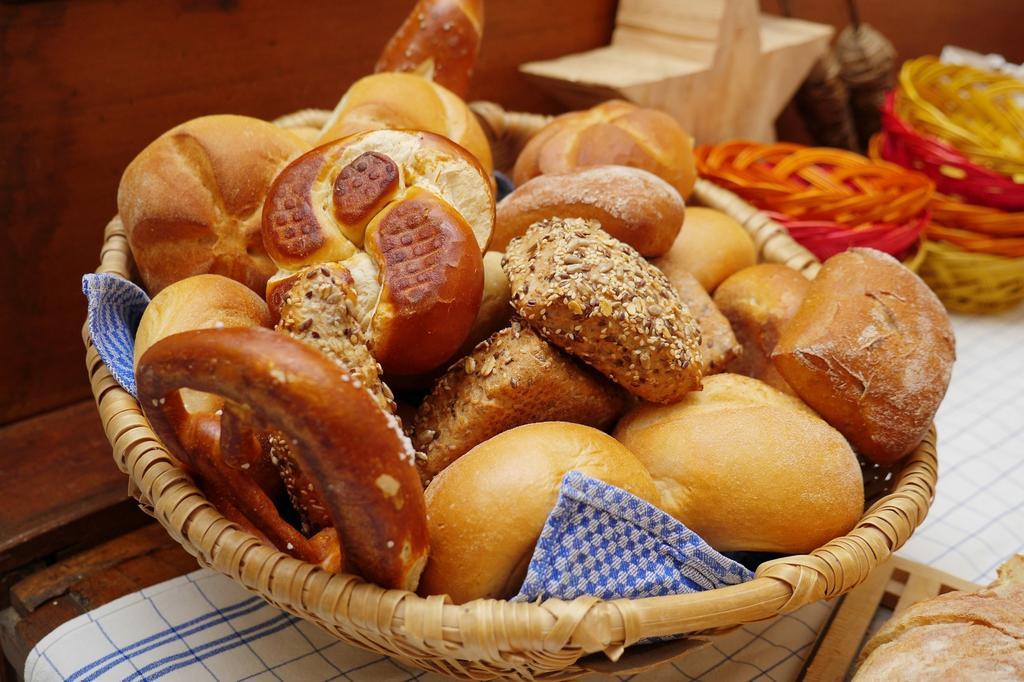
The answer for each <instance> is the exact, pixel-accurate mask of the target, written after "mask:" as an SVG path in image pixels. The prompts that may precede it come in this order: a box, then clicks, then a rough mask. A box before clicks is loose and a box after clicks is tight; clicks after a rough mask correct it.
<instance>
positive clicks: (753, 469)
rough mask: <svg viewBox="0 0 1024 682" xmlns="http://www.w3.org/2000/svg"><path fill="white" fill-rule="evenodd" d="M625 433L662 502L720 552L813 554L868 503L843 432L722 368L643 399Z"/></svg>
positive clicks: (622, 425)
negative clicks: (654, 399)
mask: <svg viewBox="0 0 1024 682" xmlns="http://www.w3.org/2000/svg"><path fill="white" fill-rule="evenodd" d="M615 437H616V438H617V439H619V441H620V442H622V444H623V445H625V446H626V447H627V448H629V450H630V451H631V452H633V454H635V455H636V456H637V458H638V459H639V460H640V461H641V462H642V463H643V465H644V466H645V467H647V470H648V471H650V472H651V476H653V477H654V482H655V484H656V485H657V486H658V492H659V493H660V494H661V508H662V509H664V510H665V511H666V512H668V513H669V514H671V515H672V516H674V517H675V518H677V519H679V520H680V521H682V522H683V523H684V524H686V526H687V527H689V528H690V529H691V530H693V531H694V532H695V533H697V534H699V535H700V536H701V537H702V538H704V539H705V540H706V541H707V542H708V543H709V544H710V545H711V546H712V547H714V548H715V549H717V550H719V551H723V552H730V551H754V552H783V553H787V554H792V553H799V552H809V551H811V550H813V549H816V548H818V547H820V546H821V545H823V544H825V543H826V542H828V541H829V540H832V539H833V538H836V537H838V536H840V535H844V534H845V533H847V532H848V531H849V530H850V529H851V528H852V527H853V526H854V524H855V523H856V522H857V521H858V519H860V516H861V513H862V512H863V510H864V485H863V479H862V476H861V470H860V465H859V464H858V462H857V457H856V456H855V455H854V453H853V450H852V449H851V448H850V445H849V444H848V443H847V442H846V440H845V439H844V438H843V436H842V435H841V434H840V433H839V432H838V431H836V430H835V429H833V428H832V427H831V426H829V425H828V424H827V423H825V421H824V420H822V419H821V418H820V417H818V416H817V415H815V414H814V413H813V412H812V411H811V410H810V409H809V408H808V407H807V406H806V405H804V404H802V403H801V402H800V401H799V400H797V399H796V398H794V397H792V396H788V395H786V394H784V393H781V392H779V391H776V390H775V389H773V388H771V387H770V386H768V385H766V384H764V383H762V382H759V381H757V380H756V379H751V378H749V377H744V376H740V375H738V374H715V375H714V376H710V377H707V378H706V379H705V380H704V389H703V390H701V391H699V392H694V393H690V394H689V395H687V396H686V398H684V399H683V400H682V401H680V402H678V403H676V404H674V405H667V406H661V405H639V406H638V407H636V408H634V409H633V411H631V412H630V413H628V414H627V415H626V416H625V417H623V418H622V420H621V421H620V422H619V425H618V427H617V428H616V429H615Z"/></svg>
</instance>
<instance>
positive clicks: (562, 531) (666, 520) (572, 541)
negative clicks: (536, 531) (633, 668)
mask: <svg viewBox="0 0 1024 682" xmlns="http://www.w3.org/2000/svg"><path fill="white" fill-rule="evenodd" d="M753 577H754V574H753V573H751V572H750V571H749V570H747V569H746V568H744V567H743V566H741V565H740V564H738V563H736V562H735V561H733V560H731V559H728V558H726V557H724V556H722V555H721V554H719V553H718V552H716V551H715V550H714V549H712V548H711V547H710V546H709V545H708V544H707V543H706V542H704V541H703V540H702V539H701V538H700V536H698V535H697V534H696V533H694V532H693V531H692V530H690V529H689V528H687V527H686V526H684V525H683V524H682V523H680V522H679V521H677V520H676V519H674V518H672V517H671V516H669V515H668V514H666V513H665V512H663V511H661V510H660V509H658V508H657V507H655V506H653V505H651V504H648V503H647V502H644V501H643V500H641V499H640V498H639V497H636V496H634V495H631V494H629V493H627V492H626V491H625V490H622V489H620V488H616V487H615V486H611V485H608V484H607V483H604V482H603V481H598V480H596V479H593V478H590V477H589V476H586V475H585V474H582V473H580V472H578V471H570V472H569V473H567V474H566V475H565V477H564V478H563V479H562V487H561V490H560V491H559V495H558V501H557V502H556V503H555V508H554V509H553V510H552V512H551V514H550V515H549V516H548V520H547V522H546V523H545V524H544V530H543V531H541V535H540V540H539V541H538V542H537V548H536V550H535V551H534V553H533V558H532V559H531V560H530V568H529V571H528V572H527V575H526V582H524V583H523V587H522V589H521V590H520V591H519V594H517V595H516V596H515V597H514V598H513V599H512V601H535V600H537V599H547V598H549V597H558V598H560V599H575V598H576V597H581V596H584V595H591V596H595V597H600V598H601V599H614V598H617V597H624V598H631V599H635V598H640V597H658V596H662V595H666V594H680V593H683V592H700V591H703V590H712V589H715V588H718V587H724V586H726V585H736V584H738V583H742V582H746V581H747V580H750V579H751V578H753Z"/></svg>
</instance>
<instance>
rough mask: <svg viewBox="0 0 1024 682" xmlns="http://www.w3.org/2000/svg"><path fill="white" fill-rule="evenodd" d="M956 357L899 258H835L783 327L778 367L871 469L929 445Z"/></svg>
mask: <svg viewBox="0 0 1024 682" xmlns="http://www.w3.org/2000/svg"><path fill="white" fill-rule="evenodd" d="M955 356H956V351H955V341H954V338H953V328H952V325H951V324H950V322H949V317H948V316H947V315H946V310H945V308H943V306H942V303H940V302H939V299H938V298H936V296H935V294H934V293H932V290H931V289H929V288H928V287H927V286H926V285H925V283H924V282H922V281H921V279H920V278H918V276H917V275H915V274H914V273H912V272H911V271H910V270H908V269H907V268H906V267H904V266H903V265H902V264H901V263H900V262H899V261H897V260H896V259H895V258H893V257H892V256H890V255H888V254H885V253H882V252H881V251H876V250H874V249H860V248H858V249H851V250H849V251H845V252H843V253H840V254H837V255H835V256H832V257H831V258H829V259H828V260H827V261H825V264H824V265H823V266H822V268H821V270H820V271H819V272H818V275H817V277H816V278H815V279H814V281H813V282H811V285H810V288H809V289H808V290H807V296H806V297H805V298H804V301H803V303H802V304H801V305H800V309H799V310H798V311H797V313H796V315H795V316H794V317H793V319H792V320H790V321H789V323H788V324H787V325H786V327H785V329H784V330H783V332H782V336H781V337H780V338H779V342H778V344H777V345H776V346H775V350H773V351H772V362H773V363H774V364H775V367H776V368H778V370H779V372H780V373H781V374H782V376H783V378H784V379H785V380H786V381H787V382H788V383H789V385H790V386H792V387H793V389H794V390H795V391H796V393H797V395H799V396H800V398H802V399H803V400H804V402H806V403H807V404H808V405H810V406H811V407H813V408H814V409H815V411H816V412H817V413H818V414H820V415H821V416H822V417H824V418H825V420H826V421H828V422H829V423H830V424H832V425H833V426H835V427H836V428H837V429H839V431H841V432H842V433H843V434H844V435H845V436H846V437H847V438H849V439H850V442H851V443H853V445H854V447H856V448H857V449H858V450H859V451H860V452H861V453H862V454H863V455H864V456H866V457H868V458H869V459H871V460H872V461H875V462H880V463H887V462H892V461H895V460H897V459H899V458H900V457H903V456H904V455H905V454H907V453H908V452H910V451H911V450H913V449H914V448H915V447H916V446H917V445H918V443H920V442H921V439H922V438H924V435H925V433H926V432H927V431H928V427H929V426H930V425H931V423H932V418H933V417H934V416H935V412H936V410H937V409H938V407H939V403H940V402H941V401H942V397H943V396H944V395H945V393H946V388H947V387H948V386H949V379H950V374H951V372H952V368H953V360H954V358H955Z"/></svg>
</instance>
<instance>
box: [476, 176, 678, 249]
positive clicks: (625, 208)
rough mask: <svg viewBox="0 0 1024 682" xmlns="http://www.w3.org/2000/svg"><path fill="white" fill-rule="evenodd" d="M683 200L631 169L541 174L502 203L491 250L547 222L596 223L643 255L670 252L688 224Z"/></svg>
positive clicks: (664, 185) (658, 180)
mask: <svg viewBox="0 0 1024 682" xmlns="http://www.w3.org/2000/svg"><path fill="white" fill-rule="evenodd" d="M683 212H684V206H683V199H682V197H680V196H679V192H677V191H676V190H675V189H674V188H673V187H672V185H670V184H668V183H667V182H665V181H664V180H662V179H661V178H659V177H658V176H657V175H654V174H653V173H649V172H647V171H645V170H641V169H639V168H630V167H628V166H595V167H593V168H580V169H577V170H574V171H572V172H570V173H565V174H552V175H541V176H539V177H536V178H533V179H532V180H529V181H528V182H526V183H525V184H523V185H522V186H520V187H517V188H516V190H515V191H514V192H512V194H510V195H508V196H507V197H505V198H504V199H503V200H502V201H501V202H500V203H499V204H498V214H497V219H496V221H495V225H494V238H493V239H492V240H491V248H492V249H496V250H498V251H504V250H505V247H506V246H507V245H508V243H509V242H510V241H511V240H512V239H514V238H515V237H518V236H520V235H522V234H523V233H525V232H526V229H527V228H528V227H530V225H532V224H533V223H535V222H537V221H539V220H544V219H545V218H556V217H557V218H584V219H588V220H596V221H597V222H599V223H601V228H602V229H603V230H604V231H605V232H607V233H608V234H610V235H611V236H613V237H615V238H616V239H619V240H621V241H623V242H625V243H627V244H629V245H630V246H632V247H633V248H634V249H636V250H637V251H639V252H640V255H642V256H648V257H651V256H660V255H661V254H663V253H665V252H666V251H667V250H668V248H669V247H670V246H672V242H674V241H675V238H676V235H678V234H679V228H681V227H682V225H683Z"/></svg>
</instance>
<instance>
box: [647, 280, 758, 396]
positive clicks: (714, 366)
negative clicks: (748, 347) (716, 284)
mask: <svg viewBox="0 0 1024 682" xmlns="http://www.w3.org/2000/svg"><path fill="white" fill-rule="evenodd" d="M671 273H672V274H670V275H666V277H668V281H669V282H671V283H672V288H673V289H675V291H676V293H677V294H678V295H679V300H681V301H682V302H683V303H685V304H686V307H687V308H689V310H690V313H691V314H692V315H693V317H694V319H695V320H697V326H698V327H700V358H701V367H702V368H703V370H704V374H705V376H706V375H708V374H716V373H717V372H722V371H725V368H726V367H728V366H729V365H730V364H731V363H732V362H733V360H734V359H735V358H737V357H739V356H740V355H742V352H743V349H742V348H741V347H740V344H739V342H737V341H736V335H735V334H733V331H732V327H730V326H729V320H727V319H726V318H725V316H724V315H722V313H721V311H719V310H718V308H717V307H716V306H715V304H714V302H713V301H712V300H711V297H710V296H708V292H706V291H704V287H702V286H701V285H700V282H698V281H697V278H696V277H694V276H693V275H691V274H690V273H688V272H686V271H685V270H672V271H671Z"/></svg>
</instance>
